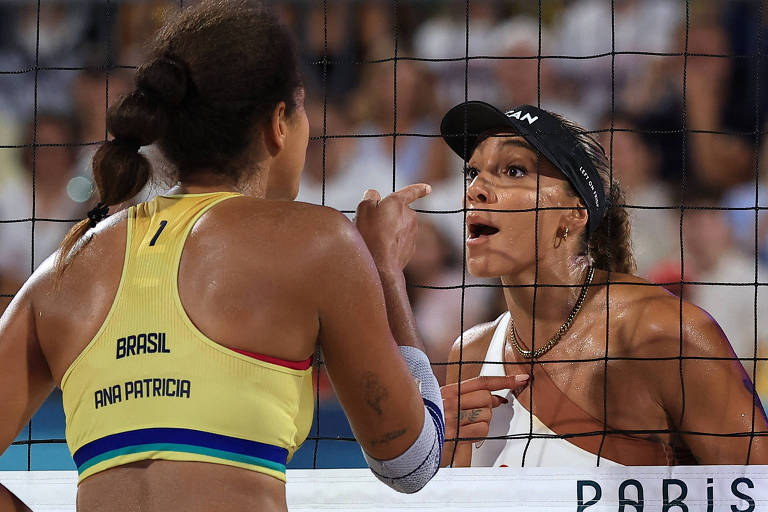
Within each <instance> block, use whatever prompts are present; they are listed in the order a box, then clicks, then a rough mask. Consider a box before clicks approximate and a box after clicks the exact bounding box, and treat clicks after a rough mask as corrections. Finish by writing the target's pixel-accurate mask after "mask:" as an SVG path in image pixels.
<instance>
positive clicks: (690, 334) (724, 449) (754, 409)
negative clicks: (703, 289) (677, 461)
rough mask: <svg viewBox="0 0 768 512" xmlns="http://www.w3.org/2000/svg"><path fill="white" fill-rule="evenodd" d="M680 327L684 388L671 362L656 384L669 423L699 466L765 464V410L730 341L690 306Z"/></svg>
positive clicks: (767, 456) (767, 442) (767, 446)
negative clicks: (678, 433) (659, 385)
mask: <svg viewBox="0 0 768 512" xmlns="http://www.w3.org/2000/svg"><path fill="white" fill-rule="evenodd" d="M683 325H684V332H683V356H685V357H686V359H684V360H683V363H682V365H683V366H682V375H683V382H684V388H683V387H682V386H681V384H680V371H679V368H680V367H679V363H678V362H677V361H675V362H673V363H671V364H668V365H666V370H665V374H664V377H663V378H662V379H658V380H657V382H659V383H660V384H661V385H662V389H661V390H660V392H661V395H662V400H663V404H664V407H665V409H666V410H667V412H668V414H669V417H670V419H671V421H672V422H673V424H674V425H675V426H676V428H677V429H678V430H679V431H680V432H682V437H683V439H684V441H685V443H686V445H687V446H688V447H689V448H690V449H691V450H692V452H693V454H694V456H695V457H696V459H697V460H698V462H699V463H701V464H737V465H741V464H747V463H748V464H768V439H766V438H765V436H766V434H768V425H767V422H766V417H765V412H764V411H763V408H762V406H761V405H760V401H759V399H758V397H757V394H756V393H755V391H754V387H753V385H752V380H751V379H750V377H749V376H748V375H747V373H746V372H745V371H744V368H743V366H742V365H741V363H740V362H739V361H738V360H737V359H736V355H735V354H734V352H733V349H732V348H731V345H730V343H728V340H727V339H726V337H725V335H724V334H723V332H722V330H721V329H720V328H719V326H718V325H717V323H716V322H715V321H714V320H713V319H712V318H711V317H710V316H709V315H707V314H706V313H705V312H704V311H702V310H700V309H699V308H696V307H695V306H691V305H688V304H686V305H685V308H684V310H683ZM675 330H677V328H675ZM678 339H679V337H678ZM673 341H674V344H675V345H676V346H679V341H677V340H670V343H672V342H673ZM678 352H679V349H678ZM683 390H684V393H683ZM753 432H754V433H758V434H757V435H752V433H753Z"/></svg>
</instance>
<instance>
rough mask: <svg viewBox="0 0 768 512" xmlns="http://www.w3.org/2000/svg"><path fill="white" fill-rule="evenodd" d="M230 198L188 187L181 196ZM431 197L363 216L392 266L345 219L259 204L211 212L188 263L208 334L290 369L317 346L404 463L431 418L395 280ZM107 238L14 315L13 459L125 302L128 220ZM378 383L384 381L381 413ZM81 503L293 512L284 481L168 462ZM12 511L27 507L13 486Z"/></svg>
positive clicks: (38, 285)
mask: <svg viewBox="0 0 768 512" xmlns="http://www.w3.org/2000/svg"><path fill="white" fill-rule="evenodd" d="M225 188H226V187H223V186H221V185H189V184H188V185H187V186H185V187H183V188H181V189H178V190H175V191H174V192H176V193H178V192H186V193H199V192H210V191H213V190H221V189H225ZM428 191H429V189H428V187H426V186H424V185H413V186H411V187H407V188H406V189H404V190H403V191H400V192H398V193H395V194H392V195H391V196H388V197H387V198H386V199H385V200H383V201H382V202H381V204H382V205H384V208H381V209H380V208H378V206H377V205H376V204H375V203H374V204H370V205H366V206H365V209H366V213H365V219H366V220H365V223H364V225H362V226H361V230H362V231H364V232H365V233H366V240H368V242H369V243H371V245H372V246H373V247H375V250H374V253H375V255H376V261H377V262H378V263H379V264H380V268H379V269H377V268H376V264H375V263H374V258H373V257H372V256H371V252H369V250H368V248H367V247H366V242H365V241H364V239H363V237H361V235H360V233H359V232H358V230H357V229H356V228H355V226H354V225H353V224H352V223H351V222H349V221H348V220H347V219H346V218H345V217H344V216H343V215H341V214H340V213H339V212H337V211H335V210H332V209H330V208H324V207H319V206H314V205H308V204H304V203H295V202H291V201H273V200H269V199H264V198H254V197H241V198H234V199H230V200H227V201H224V202H222V203H220V204H218V205H217V206H215V207H213V208H212V209H211V210H210V211H208V212H207V213H206V214H205V215H203V216H202V217H201V219H200V220H199V221H198V223H197V224H196V226H195V227H194V228H193V230H192V232H191V234H190V236H189V238H188V239H187V242H186V245H185V248H184V252H183V254H182V258H181V262H180V267H179V293H180V296H181V302H182V304H183V306H184V308H185V310H186V312H187V314H188V316H189V317H190V319H191V320H192V322H193V323H194V324H195V325H196V326H197V327H198V328H199V329H200V330H201V331H202V332H203V333H204V334H205V335H206V336H208V337H209V338H210V339H212V340H215V341H217V342H218V343H220V344H222V345H224V346H227V347H230V348H236V349H241V350H246V351H249V352H256V353H263V354H266V355H270V356H274V357H277V358H281V359H288V360H302V359H306V358H308V357H309V356H311V355H312V354H313V353H314V352H315V348H316V346H317V344H318V343H319V344H320V346H321V347H322V349H323V356H324V361H325V364H326V367H327V369H328V373H329V375H330V377H331V379H332V381H333V383H334V387H335V389H336V392H337V394H338V396H339V399H340V401H341V403H342V405H343V406H344V408H345V412H346V414H347V416H348V418H349V419H350V423H351V425H352V429H353V431H354V433H355V435H356V436H357V437H358V439H359V441H360V443H361V445H362V446H363V447H364V448H365V450H366V451H367V452H368V453H369V454H371V455H372V456H374V457H376V458H379V459H390V458H394V457H396V456H398V455H400V454H401V453H403V452H404V451H405V450H406V449H407V448H408V447H409V446H410V445H411V444H412V443H413V441H414V440H415V439H416V437H417V436H418V434H419V432H420V431H421V428H422V423H423V418H424V406H423V403H422V400H421V396H420V394H419V392H418V389H417V387H416V384H415V382H414V380H413V378H412V376H411V374H410V372H409V370H408V368H407V366H406V365H405V362H404V361H403V359H402V357H401V356H400V353H399V351H398V349H397V344H396V341H395V340H396V339H397V341H398V342H400V343H401V344H406V343H407V344H412V345H415V346H418V345H419V341H418V338H417V337H416V336H415V333H414V332H412V329H410V327H411V326H412V325H413V322H412V316H411V315H410V309H409V308H407V301H406V302H404V303H403V301H404V297H405V296H406V295H405V288H404V286H402V287H401V286H400V285H399V284H398V282H397V279H396V276H397V273H398V272H399V273H400V274H399V275H400V276H401V279H402V272H401V271H402V268H401V267H400V263H401V261H406V262H407V258H408V257H409V256H408V254H410V253H412V251H413V248H412V243H413V240H414V239H415V222H414V217H415V214H413V212H412V211H411V210H410V209H409V208H408V204H409V203H410V202H411V201H413V200H415V199H417V198H419V197H423V196H424V195H425V194H426V193H428ZM408 212H410V214H409V213H408ZM383 225H386V226H388V227H389V228H390V229H389V230H385V229H383V228H382V226H383ZM93 231H94V232H93V233H92V237H91V235H90V234H89V235H87V236H88V237H90V239H89V241H88V243H87V244H86V245H85V246H84V247H83V248H82V249H81V250H80V251H79V253H78V254H77V256H76V257H75V258H74V259H73V260H72V262H71V263H70V265H69V267H68V268H67V269H66V271H65V272H64V274H63V275H62V277H61V278H60V280H59V281H58V282H56V278H55V269H54V268H53V257H52V258H49V260H48V261H46V263H45V264H43V265H42V266H41V267H40V268H39V269H38V270H37V271H36V272H35V274H34V275H33V277H32V278H31V279H30V280H29V281H28V282H27V283H26V284H25V285H24V287H23V288H22V290H21V291H20V292H19V293H18V294H17V295H16V297H15V298H14V300H13V302H12V304H11V305H10V307H9V308H8V310H7V311H6V313H5V314H4V315H3V317H2V319H1V320H0V404H2V409H3V415H2V416H0V447H2V448H3V449H4V448H5V447H7V446H8V445H9V444H10V443H11V441H13V439H14V438H15V437H16V435H17V434H18V432H19V431H20V430H21V429H22V428H23V427H24V425H25V424H26V423H27V422H28V421H29V418H30V417H31V416H32V414H34V412H35V411H36V410H37V408H38V407H39V406H40V404H41V403H42V402H43V401H44V400H45V398H46V397H47V396H48V394H49V393H50V392H51V390H52V389H53V388H54V386H58V385H59V384H60V382H61V378H62V376H63V374H64V373H65V371H66V369H67V368H68V367H69V365H70V364H71V363H72V362H73V361H74V360H75V358H77V356H78V355H79V354H80V352H82V350H83V348H84V347H85V346H86V345H87V344H88V342H89V341H90V340H91V339H92V337H93V336H94V335H95V334H96V332H97V330H98V329H99V327H100V326H101V324H102V323H103V321H104V319H105V318H106V316H107V312H108V310H109V308H110V306H111V304H112V300H113V298H114V297H115V294H116V292H117V288H118V284H119V281H120V276H121V272H122V267H123V254H124V251H125V236H126V215H125V213H124V212H121V213H117V214H115V215H113V216H111V217H109V218H108V219H107V220H106V221H103V222H102V223H100V224H99V225H98V226H97V227H96V228H95V229H94V230H93ZM377 233H378V234H377ZM395 234H396V236H394V235H395ZM390 235H393V236H392V239H390V238H389V236H390ZM398 244H399V245H398ZM380 275H381V276H382V278H380V277H379V276H380ZM393 276H394V277H393ZM382 279H383V280H384V287H383V289H382ZM388 281H390V282H388ZM328 290H333V295H332V296H329V294H328ZM385 304H386V307H385ZM387 307H389V309H390V310H391V312H392V313H391V314H390V316H389V318H388V317H387ZM390 322H391V324H392V331H390ZM409 329H410V330H409ZM392 332H394V334H395V337H393V335H392ZM366 382H368V383H371V382H374V383H375V384H376V385H375V390H376V393H375V400H374V401H373V402H374V403H375V407H372V406H371V395H370V393H369V392H368V391H366V387H365V386H364V385H363V383H366ZM201 489H205V490H206V491H205V492H200V490H201ZM77 499H78V510H79V511H81V512H97V511H98V512H109V511H112V510H114V511H124V510H142V511H164V512H182V511H183V512H189V511H210V510H228V511H241V510H242V511H245V510H266V511H281V510H286V502H285V486H284V484H283V483H282V482H281V481H279V480H277V479H275V478H273V477H270V476H267V475H263V474H260V473H256V472H252V471H247V470H242V469H239V468H234V467H227V466H223V465H217V464H206V463H197V462H170V461H162V460H159V461H143V462H137V463H133V464H127V465H123V466H119V467H116V468H113V469H110V470H107V471H104V472H101V473H98V474H96V475H93V476H91V477H89V478H86V479H85V480H84V481H83V482H82V483H81V484H80V486H79V489H78V498H77ZM0 510H2V511H4V510H28V509H27V508H26V507H24V506H23V504H21V503H20V502H19V501H18V500H17V499H16V498H15V497H13V496H12V495H11V494H10V493H9V492H8V491H7V490H6V489H5V488H4V487H2V486H0Z"/></svg>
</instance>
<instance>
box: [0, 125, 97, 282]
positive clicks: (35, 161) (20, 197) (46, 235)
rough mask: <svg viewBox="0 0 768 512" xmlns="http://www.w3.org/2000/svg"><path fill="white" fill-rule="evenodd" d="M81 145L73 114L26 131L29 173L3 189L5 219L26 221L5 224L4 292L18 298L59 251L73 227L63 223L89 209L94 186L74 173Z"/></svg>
mask: <svg viewBox="0 0 768 512" xmlns="http://www.w3.org/2000/svg"><path fill="white" fill-rule="evenodd" d="M78 140H79V135H78V129H77V124H76V120H75V118H74V117H72V116H71V115H68V114H58V113H51V112H40V113H38V116H37V126H35V124H34V123H33V122H30V123H29V124H28V126H27V128H26V130H25V138H24V143H26V144H30V146H29V147H26V148H25V149H24V150H23V152H22V155H21V157H22V165H23V169H24V171H25V172H24V174H22V175H21V176H17V177H15V178H12V179H8V180H6V181H5V182H4V183H3V184H2V186H0V220H2V221H10V220H19V221H20V222H4V223H0V275H2V278H3V290H2V293H14V292H15V291H16V290H17V289H18V286H19V285H20V284H21V283H23V282H24V281H25V280H26V278H27V277H28V276H29V275H30V273H31V270H32V269H33V268H36V267H37V266H38V265H39V264H40V263H42V261H43V260H44V259H45V258H47V257H48V256H49V255H50V254H51V253H53V252H54V251H55V250H56V248H57V247H58V245H59V243H60V242H61V240H62V238H64V235H65V234H66V233H67V231H68V230H69V228H70V227H71V223H69V222H59V220H66V219H79V218H80V217H82V216H83V214H84V213H85V211H86V210H87V208H86V206H87V204H88V201H89V200H90V195H91V190H90V181H89V180H88V179H86V178H85V177H82V176H79V177H78V176H76V175H75V174H74V172H73V168H74V165H75V162H76V158H77V147H76V146H73V145H70V144H74V143H76V142H77V141H78ZM33 143H36V144H38V146H37V147H33V146H31V145H32V144H33ZM51 144H55V145H51ZM59 144H60V145H59ZM33 217H34V218H35V219H40V220H37V221H35V222H32V221H31V220H29V219H32V218H33ZM42 219H45V220H42ZM49 219H51V220H49ZM33 233H34V242H33V239H32V234H33Z"/></svg>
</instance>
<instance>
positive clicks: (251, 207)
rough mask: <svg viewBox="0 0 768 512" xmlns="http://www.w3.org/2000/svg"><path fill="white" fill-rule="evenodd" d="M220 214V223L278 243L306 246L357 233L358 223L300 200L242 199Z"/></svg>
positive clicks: (227, 205) (229, 203) (224, 206)
mask: <svg viewBox="0 0 768 512" xmlns="http://www.w3.org/2000/svg"><path fill="white" fill-rule="evenodd" d="M216 213H217V214H216V216H215V219H216V221H220V222H224V223H226V224H227V225H230V226H236V229H237V230H239V231H247V232H250V233H256V234H258V236H263V235H264V234H269V235H274V238H273V241H274V242H286V243H291V242H294V241H296V240H301V242H302V245H303V246H304V247H307V246H310V247H311V246H312V245H318V244H327V242H328V241H329V239H339V238H346V237H349V236H352V235H355V234H356V233H357V230H356V229H355V226H354V224H353V223H352V222H351V221H350V220H349V219H348V218H347V217H346V216H345V215H344V214H342V213H341V212H339V211H338V210H335V209H333V208H329V207H327V206H319V205H315V204H309V203H302V202H298V201H274V200H268V199H255V198H251V197H240V198H237V199H234V200H230V201H226V202H225V203H222V204H221V205H220V207H219V208H218V209H217V212H216ZM246 239H247V237H246Z"/></svg>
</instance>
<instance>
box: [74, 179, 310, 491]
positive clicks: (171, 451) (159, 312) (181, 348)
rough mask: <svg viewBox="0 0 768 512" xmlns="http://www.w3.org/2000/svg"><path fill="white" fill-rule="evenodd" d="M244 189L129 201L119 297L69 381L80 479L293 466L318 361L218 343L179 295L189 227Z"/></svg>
mask: <svg viewBox="0 0 768 512" xmlns="http://www.w3.org/2000/svg"><path fill="white" fill-rule="evenodd" d="M237 195H238V194H235V193H221V192H219V193H213V194H185V195H175V196H159V197H157V198H155V199H154V200H152V201H149V202H147V203H142V204H139V205H137V206H134V207H132V208H130V209H129V210H128V229H127V239H126V253H125V263H124V265H123V273H122V277H121V279H120V286H119V288H118V290H117V294H116V296H115V299H114V302H113V303H112V307H111V309H110V310H109V313H108V314H107V317H106V319H105V320H104V323H103V324H102V326H101V328H100V329H99V331H98V332H97V333H96V336H94V337H93V339H92V340H91V342H90V343H89V344H88V345H87V346H86V348H85V349H84V350H83V352H82V353H81V354H80V355H79V356H78V358H77V359H75V361H74V362H73V363H72V365H71V366H70V367H69V368H68V369H67V372H66V373H65V374H64V377H63V378H62V381H61V389H62V393H63V403H64V412H65V414H66V437H67V444H68V445H69V449H70V452H71V453H72V458H73V459H74V461H75V464H76V465H77V470H78V473H79V482H82V481H83V480H84V479H85V478H87V477H89V476H91V475H93V474H95V473H98V472H100V471H104V470H106V469H110V468H113V467H115V466H119V465H121V464H128V463H130V462H136V461H140V460H146V459H163V460H176V461H197V462H211V463H215V464H225V465H228V466H235V467H239V468H244V469H249V470H252V471H258V472H260V473H265V474H268V475H271V476H274V477H276V478H279V479H280V480H283V481H285V464H286V462H287V461H288V460H290V458H291V456H292V455H293V453H294V452H295V451H296V449H297V448H298V447H299V446H300V445H301V443H302V442H303V441H304V439H306V437H307V435H308V434H309V429H310V426H311V423H312V414H313V405H314V404H313V392H312V368H311V361H310V360H306V361H299V362H297V361H283V360H280V359H276V358H272V357H268V356H263V355H259V354H251V353H248V352H240V351H235V350H231V349H229V348H226V347H224V346H222V345H219V344H218V343H216V342H214V341H212V340H210V339H208V338H207V337H206V336H205V335H203V334H202V333H201V332H200V331H199V330H198V329H197V328H196V327H195V326H194V325H193V324H192V322H191V321H190V319H189V317H188V316H187V314H186V313H185V311H184V308H183V307H182V304H181V300H180V299H179V292H178V287H177V275H178V268H179V260H180V258H181V252H182V249H183V248H184V242H185V240H186V238H187V236H188V234H189V232H190V230H191V229H192V226H194V224H195V222H196V221H197V219H199V218H200V216H201V215H202V214H203V213H205V212H206V211H207V210H208V209H209V208H211V207H212V206H214V205H216V204H217V203H219V202H221V201H224V200H226V199H229V198H231V197H236V196H237ZM201 278H202V279H205V277H204V276H201Z"/></svg>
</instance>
